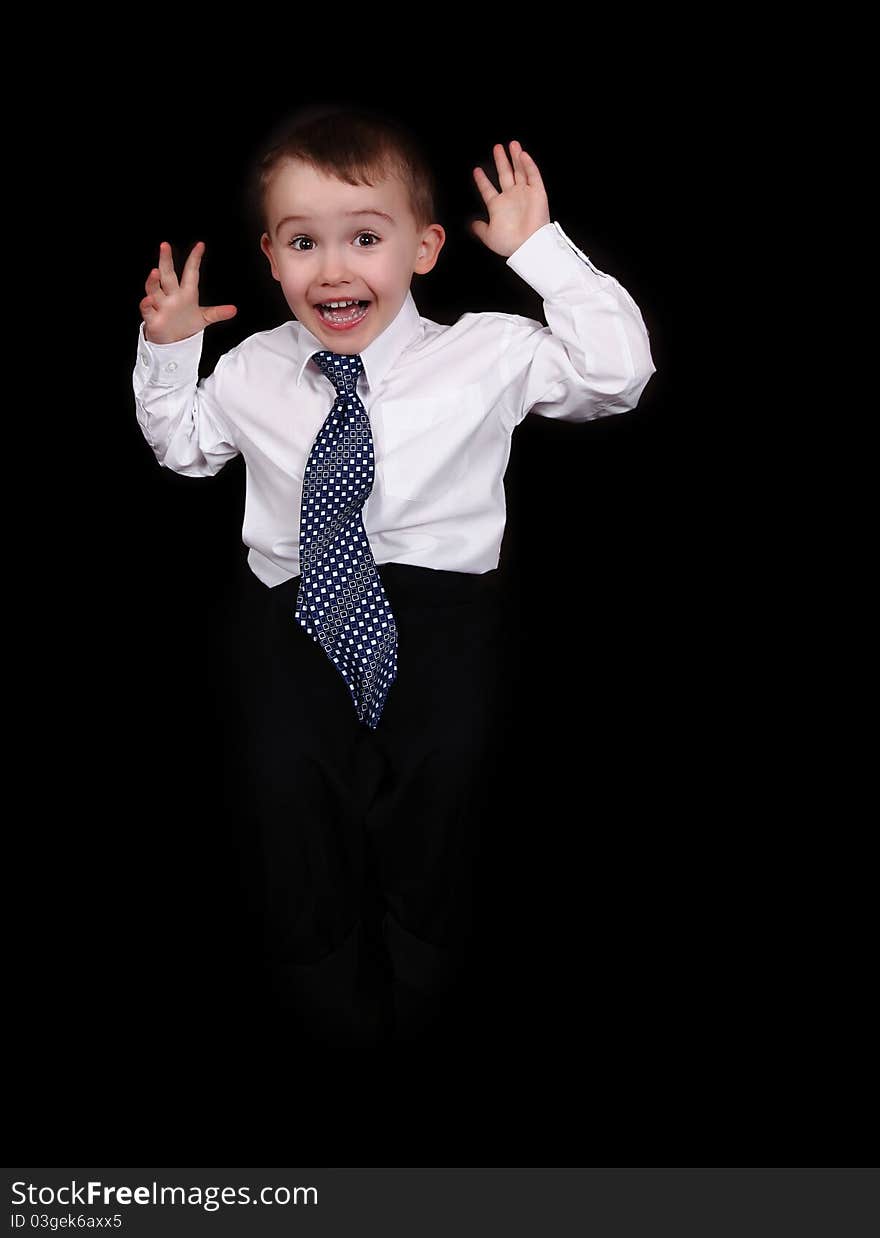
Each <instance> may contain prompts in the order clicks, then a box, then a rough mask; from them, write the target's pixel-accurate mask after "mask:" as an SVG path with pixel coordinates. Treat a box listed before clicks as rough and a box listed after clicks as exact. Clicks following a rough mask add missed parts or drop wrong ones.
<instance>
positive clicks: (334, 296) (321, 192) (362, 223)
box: [260, 160, 446, 354]
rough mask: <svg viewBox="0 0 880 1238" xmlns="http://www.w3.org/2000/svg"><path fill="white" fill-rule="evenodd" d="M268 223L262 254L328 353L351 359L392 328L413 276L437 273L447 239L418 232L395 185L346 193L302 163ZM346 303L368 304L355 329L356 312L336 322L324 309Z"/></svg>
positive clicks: (438, 230) (343, 313)
mask: <svg viewBox="0 0 880 1238" xmlns="http://www.w3.org/2000/svg"><path fill="white" fill-rule="evenodd" d="M374 212H383V213H384V215H385V216H388V218H384V217H383V215H382V214H376V213H374ZM266 215H267V219H268V225H269V231H268V232H264V233H263V235H262V237H261V239H260V248H261V249H262V251H263V253H264V254H265V255H266V257H267V258H268V259H269V265H270V266H271V268H272V275H273V277H274V278H275V279H277V280H278V281H279V283H280V284H281V287H282V289H283V290H284V297H285V300H286V301H287V304H288V305H289V306H290V308H291V310H292V311H293V313H294V314H295V315H296V317H297V319H298V320H299V321H300V322H301V323H302V324H303V326H305V327H307V328H308V330H309V331H311V333H312V334H313V335H314V336H315V337H316V338H317V339H319V340H320V341H321V343H322V344H324V346H325V347H326V348H328V349H329V350H330V351H331V352H337V353H344V354H353V353H359V352H362V351H363V350H364V349H365V348H366V347H367V345H368V344H370V343H372V341H373V340H374V339H375V338H376V337H377V336H378V335H380V334H381V333H382V331H384V330H385V328H386V327H387V326H388V324H389V323H391V322H393V320H394V318H395V317H396V316H397V314H398V312H399V310H400V307H401V306H402V305H403V302H404V300H405V299H406V295H407V293H408V292H409V288H410V282H411V280H412V276H413V274H418V275H425V274H426V273H427V272H428V271H430V270H431V268H432V267H433V266H434V263H435V262H436V261H437V256H438V254H439V252H440V249H441V248H442V246H443V243H444V241H445V239H446V233H445V232H444V230H443V228H442V227H441V226H440V225H439V224H430V225H429V227H428V228H426V229H424V230H420V229H418V228H417V227H416V222H415V218H414V216H413V214H412V211H411V209H410V205H409V199H408V196H407V193H406V190H405V189H404V186H403V184H402V183H401V182H400V181H399V180H398V179H397V178H396V177H387V178H385V179H383V180H377V181H376V183H375V185H374V186H373V187H372V188H370V186H369V185H347V184H345V182H344V181H340V180H337V179H336V178H335V177H332V176H325V175H324V174H323V173H320V172H318V171H316V170H315V169H314V168H312V167H311V166H310V165H308V164H305V163H302V162H300V161H299V160H288V161H287V162H286V163H285V164H283V165H282V166H281V167H280V168H279V169H278V170H277V171H276V173H275V176H274V177H273V179H272V181H271V182H270V184H269V188H268V190H267V191H266ZM292 215H295V216H300V218H297V219H290V218H288V216H292ZM347 300H356V301H366V302H367V303H368V304H367V306H366V310H364V307H363V306H360V307H358V308H357V309H356V310H355V311H354V319H353V321H352V322H350V323H349V322H348V321H345V320H347V319H349V318H350V316H351V315H352V310H350V309H344V310H339V311H337V321H335V322H334V321H333V320H332V319H330V318H329V317H328V316H327V315H326V314H325V313H324V312H323V311H322V310H321V309H320V308H319V306H320V305H321V304H322V303H324V302H327V301H347Z"/></svg>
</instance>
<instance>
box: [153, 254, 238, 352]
mask: <svg viewBox="0 0 880 1238" xmlns="http://www.w3.org/2000/svg"><path fill="white" fill-rule="evenodd" d="M204 252H205V243H204V241H196V243H195V245H194V246H193V248H192V251H191V253H190V255H189V257H188V258H187V260H186V263H185V265H184V268H183V274H182V275H181V277H180V283H178V282H177V273H176V272H175V270H174V261H173V259H172V256H171V246H170V245H169V244H168V242H167V241H162V242H161V243H160V245H159V266H158V269H157V268H156V267H153V269H152V271H151V272H150V274H149V275H148V276H147V282H146V285H145V287H146V290H147V295H146V296H145V297H144V299H143V301H141V303H140V307H139V308H140V311H141V317H142V318H143V320H144V336H145V337H146V339H148V340H149V341H150V343H152V344H176V343H177V341H178V340H185V339H188V338H189V336H191V335H196V334H197V333H198V332H199V331H202V330H204V328H205V327H207V326H210V324H211V323H212V322H223V321H224V319H227V318H234V317H235V315H236V314H237V313H238V310H237V309H236V307H235V306H234V305H199V263H200V262H201V260H202V254H203V253H204Z"/></svg>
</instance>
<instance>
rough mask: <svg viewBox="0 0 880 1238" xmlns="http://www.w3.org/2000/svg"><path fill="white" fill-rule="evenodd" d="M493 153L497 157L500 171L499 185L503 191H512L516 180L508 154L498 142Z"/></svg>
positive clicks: (496, 160) (496, 161)
mask: <svg viewBox="0 0 880 1238" xmlns="http://www.w3.org/2000/svg"><path fill="white" fill-rule="evenodd" d="M492 153H493V155H494V156H495V167H496V168H497V169H498V183H499V185H500V186H501V189H502V191H503V190H505V189H512V188H513V186H514V185H515V184H516V178H515V177H514V175H513V169H512V168H511V166H510V163H509V161H508V158H507V152H506V151H505V149H504V147H503V146H502V145H501V143H500V142H496V143H495V145H494V146H493V147H492Z"/></svg>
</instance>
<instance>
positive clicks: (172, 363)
mask: <svg viewBox="0 0 880 1238" xmlns="http://www.w3.org/2000/svg"><path fill="white" fill-rule="evenodd" d="M165 369H166V370H176V369H177V362H176V361H169V362H168V364H167V365H166V366H165Z"/></svg>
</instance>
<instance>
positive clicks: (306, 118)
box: [246, 105, 437, 232]
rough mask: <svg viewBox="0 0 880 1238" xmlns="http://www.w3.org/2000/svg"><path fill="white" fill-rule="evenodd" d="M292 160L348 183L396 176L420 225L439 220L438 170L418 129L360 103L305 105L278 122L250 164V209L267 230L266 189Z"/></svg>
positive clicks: (257, 221) (368, 182) (248, 200)
mask: <svg viewBox="0 0 880 1238" xmlns="http://www.w3.org/2000/svg"><path fill="white" fill-rule="evenodd" d="M289 159H301V160H303V161H304V162H305V163H308V164H310V165H311V166H312V167H313V168H315V169H316V170H317V171H319V172H322V173H324V174H325V175H330V176H335V177H336V178H337V179H338V180H341V181H344V182H345V183H346V184H347V185H372V184H373V182H374V180H376V179H381V178H382V177H384V176H397V177H398V178H399V179H400V180H401V181H402V182H403V185H404V186H405V188H406V190H407V194H408V196H409V202H410V207H411V209H412V213H413V215H414V216H415V220H416V227H417V228H419V229H422V228H427V227H428V225H429V224H432V223H434V222H436V199H437V184H436V181H435V178H434V173H433V171H432V169H431V166H430V164H429V162H428V159H427V157H426V155H425V154H424V152H423V150H422V149H421V146H420V144H419V142H418V140H417V139H416V137H415V136H414V134H413V133H411V132H410V131H409V130H408V129H407V128H406V126H405V125H404V124H403V123H402V122H401V121H399V120H397V119H392V118H391V117H390V116H387V115H384V114H382V113H380V112H376V111H374V110H372V109H370V108H365V107H361V106H358V107H356V108H355V107H352V106H349V105H330V106H329V107H320V106H319V107H308V108H302V109H300V110H299V111H297V112H295V113H294V114H293V115H292V116H289V117H287V118H286V119H285V120H284V121H283V122H282V123H281V124H280V125H278V126H276V128H275V129H274V130H273V132H272V134H271V135H270V136H269V138H268V139H267V142H266V143H264V145H263V147H262V148H261V150H260V151H259V152H258V154H257V157H256V160H255V161H254V163H253V164H252V168H251V173H250V176H249V178H248V186H247V203H246V209H247V213H248V215H249V217H250V219H251V221H252V223H253V224H254V225H257V226H259V227H260V228H261V230H263V231H266V232H268V231H269V221H268V219H267V218H266V192H267V190H268V188H269V185H270V183H271V180H272V177H273V176H274V174H275V172H276V171H277V170H278V168H279V167H280V166H281V165H282V164H284V163H285V162H286V161H287V160H289Z"/></svg>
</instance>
